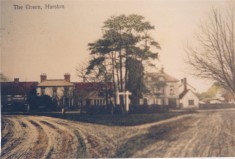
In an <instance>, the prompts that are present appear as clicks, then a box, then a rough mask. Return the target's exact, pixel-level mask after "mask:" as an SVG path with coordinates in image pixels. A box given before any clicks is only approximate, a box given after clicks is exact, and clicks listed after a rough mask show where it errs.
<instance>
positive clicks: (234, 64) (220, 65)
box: [186, 7, 235, 94]
mask: <svg viewBox="0 0 235 159" xmlns="http://www.w3.org/2000/svg"><path fill="white" fill-rule="evenodd" d="M229 9H230V10H229ZM229 9H228V10H227V11H228V12H227V13H222V12H221V11H220V10H218V9H212V10H211V13H210V15H209V17H208V20H207V21H205V22H204V23H201V28H200V29H201V32H200V33H199V34H197V40H198V42H199V47H190V46H188V47H187V49H186V52H187V54H188V58H187V63H188V64H189V66H191V68H192V70H193V71H191V72H193V73H192V74H193V75H195V76H198V77H201V78H206V79H211V80H213V81H217V82H218V83H219V84H220V85H221V86H223V87H224V88H225V89H229V90H230V91H231V92H233V94H235V8H234V7H233V8H229Z"/></svg>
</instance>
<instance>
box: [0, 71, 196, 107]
mask: <svg viewBox="0 0 235 159" xmlns="http://www.w3.org/2000/svg"><path fill="white" fill-rule="evenodd" d="M144 81H145V85H146V87H147V89H148V90H149V91H148V92H146V93H144V94H143V97H142V98H141V99H140V105H153V104H156V105H170V106H171V107H174V108H188V107H198V106H199V100H198V98H197V96H196V95H195V88H193V87H192V86H190V85H189V84H188V83H187V79H186V78H184V79H182V80H178V79H176V78H174V77H172V76H170V75H168V74H167V73H165V72H164V71H161V72H158V73H146V74H145V76H144ZM33 88H35V89H36V92H37V95H38V96H42V95H48V96H50V97H51V98H52V99H53V100H54V101H56V102H57V105H58V106H66V107H76V106H86V105H99V106H100V105H106V104H112V103H114V93H113V84H112V83H102V82H71V76H70V74H69V73H66V74H64V78H63V79H48V78H47V75H46V74H41V75H40V82H37V81H33V82H21V81H19V78H15V79H14V81H12V82H1V97H2V100H1V105H2V106H6V107H7V106H8V105H12V104H14V103H24V102H25V103H26V101H27V96H28V95H29V94H30V91H32V89H33Z"/></svg>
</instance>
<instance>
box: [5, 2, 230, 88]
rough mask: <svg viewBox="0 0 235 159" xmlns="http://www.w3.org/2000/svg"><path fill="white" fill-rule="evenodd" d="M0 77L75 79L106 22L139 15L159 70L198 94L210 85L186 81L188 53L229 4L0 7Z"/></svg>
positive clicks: (100, 3) (63, 3)
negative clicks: (154, 44) (213, 15)
mask: <svg viewBox="0 0 235 159" xmlns="http://www.w3.org/2000/svg"><path fill="white" fill-rule="evenodd" d="M1 3H2V4H1V7H2V10H1V12H2V13H1V38H2V43H1V45H2V46H1V48H2V50H1V72H2V73H3V74H5V75H6V76H8V77H9V78H10V79H11V80H13V78H14V77H19V78H20V80H21V81H39V77H40V74H41V73H46V74H47V77H48V78H51V79H59V78H63V75H64V73H65V72H68V73H70V74H71V78H72V81H78V78H77V77H76V71H75V68H76V66H77V65H78V64H79V63H82V62H83V61H84V60H86V59H87V58H88V55H89V51H88V47H87V44H88V43H89V42H94V41H95V40H97V39H98V38H100V37H101V35H102V32H101V27H102V25H103V22H104V21H105V20H107V19H108V18H109V17H110V16H112V15H120V14H126V15H128V14H133V13H134V14H139V15H142V16H144V17H145V18H146V20H147V21H150V23H151V24H153V25H154V26H155V28H156V29H155V31H154V32H152V37H154V38H155V40H156V41H158V42H159V43H160V45H161V47H162V50H159V54H160V62H161V63H160V64H159V65H160V66H161V65H163V66H164V68H165V72H167V73H168V74H170V75H172V76H174V77H176V78H178V79H181V78H183V77H186V76H187V78H188V81H189V83H190V84H191V85H193V86H194V87H195V88H197V90H198V91H199V92H201V91H204V90H206V89H207V88H208V87H209V86H210V85H211V83H210V82H207V81H204V80H200V79H196V78H195V77H191V76H188V74H187V71H185V69H186V65H185V64H184V57H185V52H184V48H185V47H186V44H187V43H194V42H195V41H194V40H193V38H194V35H195V33H196V32H197V31H198V26H199V23H200V21H203V20H204V19H206V16H207V14H208V13H209V11H210V9H211V8H212V7H216V8H220V9H221V10H224V9H225V8H226V6H227V5H228V1H225V0H76V1H75V0H74V1H69V0H67V1H41V0H40V1H38V0H34V1H14V0H8V1H1ZM27 4H29V5H31V6H35V5H40V6H42V8H44V5H45V4H51V5H53V4H59V5H64V6H65V8H64V9H54V10H45V9H42V10H35V9H34V10H26V9H25V8H24V9H23V10H16V9H14V7H13V5H22V6H24V7H25V5H27Z"/></svg>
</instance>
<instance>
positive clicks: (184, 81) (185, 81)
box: [183, 78, 188, 91]
mask: <svg viewBox="0 0 235 159" xmlns="http://www.w3.org/2000/svg"><path fill="white" fill-rule="evenodd" d="M183 85H184V91H186V90H187V89H188V88H187V78H184V79H183Z"/></svg>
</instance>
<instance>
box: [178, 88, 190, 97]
mask: <svg viewBox="0 0 235 159" xmlns="http://www.w3.org/2000/svg"><path fill="white" fill-rule="evenodd" d="M189 91H190V90H189V89H187V90H184V91H183V92H182V93H180V95H179V99H182V98H183V97H184V96H185V95H186V94H187V93H188V92H189Z"/></svg>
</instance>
